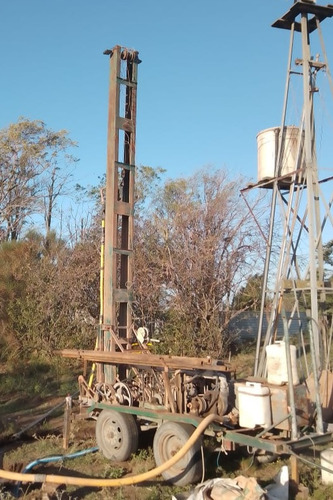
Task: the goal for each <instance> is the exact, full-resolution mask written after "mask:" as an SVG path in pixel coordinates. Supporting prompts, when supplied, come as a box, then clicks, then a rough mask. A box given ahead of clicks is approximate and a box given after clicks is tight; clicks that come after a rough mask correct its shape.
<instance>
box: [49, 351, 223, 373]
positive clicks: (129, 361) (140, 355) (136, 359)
mask: <svg viewBox="0 0 333 500" xmlns="http://www.w3.org/2000/svg"><path fill="white" fill-rule="evenodd" d="M57 353H58V354H60V355H61V356H63V357H64V358H76V359H82V360H88V361H94V362H97V363H109V364H119V365H133V366H148V367H155V368H172V369H174V370H208V371H214V372H223V373H225V372H229V373H231V372H232V370H231V368H230V366H227V365H226V364H222V363H221V361H218V360H215V359H212V358H190V357H183V356H167V355H166V356H160V355H157V354H151V353H150V352H149V351H146V350H145V351H125V352H110V351H92V350H80V349H63V350H61V351H57Z"/></svg>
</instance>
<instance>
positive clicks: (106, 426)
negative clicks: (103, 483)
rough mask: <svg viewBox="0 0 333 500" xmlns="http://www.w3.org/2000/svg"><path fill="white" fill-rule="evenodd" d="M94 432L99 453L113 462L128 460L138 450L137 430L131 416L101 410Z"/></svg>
mask: <svg viewBox="0 0 333 500" xmlns="http://www.w3.org/2000/svg"><path fill="white" fill-rule="evenodd" d="M95 432H96V441H97V445H98V447H99V449H100V451H101V452H102V453H103V455H104V456H105V457H106V458H109V459H110V460H114V461H115V462H124V461H126V460H128V458H129V457H130V456H131V455H132V453H135V452H136V451H137V449H138V442H139V429H138V426H137V424H136V421H135V419H134V417H133V415H129V414H127V413H119V412H117V411H114V410H102V411H101V413H100V414H99V415H98V418H97V421H96V429H95Z"/></svg>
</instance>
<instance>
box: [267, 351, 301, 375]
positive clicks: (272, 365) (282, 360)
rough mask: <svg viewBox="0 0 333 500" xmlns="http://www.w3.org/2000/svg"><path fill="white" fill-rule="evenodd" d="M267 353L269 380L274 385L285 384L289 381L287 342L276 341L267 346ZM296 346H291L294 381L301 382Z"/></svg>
mask: <svg viewBox="0 0 333 500" xmlns="http://www.w3.org/2000/svg"><path fill="white" fill-rule="evenodd" d="M266 354H267V382H268V383H269V384H274V385H283V384H287V383H288V369H287V356H286V344H285V342H282V341H281V342H275V344H270V345H268V346H267V347H266ZM296 354H297V353H296V347H295V346H294V345H291V346H290V359H291V369H292V375H293V376H292V383H293V385H298V384H299V378H298V373H297V356H296Z"/></svg>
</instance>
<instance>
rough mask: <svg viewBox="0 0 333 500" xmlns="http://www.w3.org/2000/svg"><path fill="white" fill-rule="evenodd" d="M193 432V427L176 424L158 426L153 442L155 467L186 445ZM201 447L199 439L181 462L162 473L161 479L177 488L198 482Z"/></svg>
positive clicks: (200, 469) (200, 472) (169, 423)
mask: <svg viewBox="0 0 333 500" xmlns="http://www.w3.org/2000/svg"><path fill="white" fill-rule="evenodd" d="M194 430H195V428H194V426H193V425H190V424H182V423H178V422H171V421H170V422H164V423H163V424H162V425H160V427H159V428H158V429H157V431H156V433H155V436H154V442H153V451H154V458H155V462H156V465H157V466H160V465H162V464H164V463H165V462H166V461H167V460H169V459H170V458H171V457H173V456H174V455H175V454H176V452H177V451H178V450H180V448H182V447H183V446H184V444H185V443H187V441H188V440H189V438H190V436H191V435H192V434H193V432H194ZM201 445H202V438H199V439H198V440H197V441H196V442H195V443H194V444H193V446H192V447H191V448H190V449H189V451H188V452H187V453H186V455H185V456H184V457H183V458H182V459H181V460H179V461H178V462H177V463H176V464H175V465H174V466H173V467H171V468H170V469H167V470H166V471H165V472H163V473H162V476H163V478H164V479H165V480H166V481H167V482H169V483H172V484H175V485H177V486H186V485H187V484H190V483H195V482H198V481H199V480H200V479H201V476H202V456H201Z"/></svg>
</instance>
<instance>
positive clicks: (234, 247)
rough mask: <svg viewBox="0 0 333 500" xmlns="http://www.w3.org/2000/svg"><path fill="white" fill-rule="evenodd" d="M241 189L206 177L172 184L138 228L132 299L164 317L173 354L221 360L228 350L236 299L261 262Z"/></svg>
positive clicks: (216, 174) (212, 174) (213, 174)
mask: <svg viewBox="0 0 333 500" xmlns="http://www.w3.org/2000/svg"><path fill="white" fill-rule="evenodd" d="M241 182H242V181H241V180H239V179H238V180H233V181H230V180H229V179H228V176H227V174H226V173H225V172H223V171H208V170H202V171H200V172H198V173H197V174H195V175H193V176H191V177H189V178H187V179H177V180H172V181H169V182H167V183H166V184H165V185H164V186H163V188H162V189H161V190H159V192H158V193H157V196H156V199H155V205H154V207H155V212H154V213H153V215H150V216H149V217H150V219H149V220H146V221H145V223H143V222H142V224H141V226H140V240H141V244H139V245H138V246H136V254H135V255H136V257H135V267H136V279H135V294H136V295H135V296H136V299H137V302H138V303H140V304H141V306H140V307H141V310H142V311H143V310H146V311H149V310H151V307H152V305H154V307H155V308H156V309H157V310H158V311H163V317H162V319H163V321H164V326H163V334H164V338H165V340H166V345H167V349H168V350H171V351H172V352H175V353H179V354H185V353H186V354H188V355H191V354H192V355H201V354H211V355H216V356H220V355H221V354H222V352H223V350H224V349H225V347H226V345H223V342H224V341H226V340H227V330H228V323H229V321H230V319H231V317H232V314H233V310H232V302H233V299H234V297H235V295H236V294H237V293H238V292H239V290H240V289H241V287H242V286H244V283H246V281H247V279H248V277H249V276H250V275H251V274H252V273H253V269H254V268H255V263H256V261H257V260H258V255H260V252H259V247H258V245H259V241H260V240H259V238H258V237H257V230H256V225H255V223H254V222H253V219H252V217H251V215H250V213H249V212H248V210H247V209H246V207H245V205H242V203H241V201H240V198H239V187H238V186H239V185H241ZM136 245H137V244H136ZM138 252H140V256H138ZM143 255H144V258H141V257H142V256H143ZM138 266H139V267H138ZM140 266H141V267H140ZM138 283H140V287H139V286H138ZM148 291H149V293H148ZM151 297H153V299H151Z"/></svg>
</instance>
